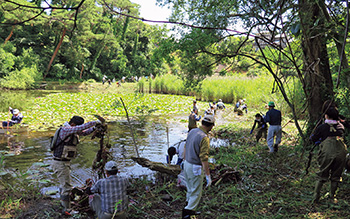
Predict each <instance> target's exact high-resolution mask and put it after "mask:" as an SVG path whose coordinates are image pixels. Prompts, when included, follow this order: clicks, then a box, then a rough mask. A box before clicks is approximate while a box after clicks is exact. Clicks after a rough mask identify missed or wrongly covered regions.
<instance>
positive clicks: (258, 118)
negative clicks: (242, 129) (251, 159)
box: [249, 113, 267, 142]
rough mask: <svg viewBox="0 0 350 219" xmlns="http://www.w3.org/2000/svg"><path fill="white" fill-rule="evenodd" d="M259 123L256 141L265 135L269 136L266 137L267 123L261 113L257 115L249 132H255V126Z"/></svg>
mask: <svg viewBox="0 0 350 219" xmlns="http://www.w3.org/2000/svg"><path fill="white" fill-rule="evenodd" d="M257 124H258V127H257V133H256V142H259V140H260V138H261V137H263V138H265V139H266V138H267V137H266V136H267V124H266V122H265V120H264V118H263V117H262V115H261V114H260V113H257V114H256V115H255V120H254V125H253V127H252V130H250V133H249V134H252V133H253V131H254V129H255V126H256V125H257Z"/></svg>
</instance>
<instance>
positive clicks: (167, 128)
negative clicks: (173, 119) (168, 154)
mask: <svg viewBox="0 0 350 219" xmlns="http://www.w3.org/2000/svg"><path fill="white" fill-rule="evenodd" d="M166 140H167V143H168V148H169V147H170V145H169V144H170V142H169V127H166Z"/></svg>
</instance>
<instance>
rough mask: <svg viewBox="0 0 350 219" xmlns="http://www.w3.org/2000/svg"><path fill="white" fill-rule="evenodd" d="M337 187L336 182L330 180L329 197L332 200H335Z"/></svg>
mask: <svg viewBox="0 0 350 219" xmlns="http://www.w3.org/2000/svg"><path fill="white" fill-rule="evenodd" d="M337 188H338V182H335V181H331V191H330V197H329V198H330V199H331V201H332V202H334V201H336V200H335V192H336V191H337Z"/></svg>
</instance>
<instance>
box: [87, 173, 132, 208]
mask: <svg viewBox="0 0 350 219" xmlns="http://www.w3.org/2000/svg"><path fill="white" fill-rule="evenodd" d="M127 186H128V181H127V179H126V178H124V177H120V176H117V175H111V176H109V177H107V178H104V179H100V180H98V181H97V182H96V184H95V185H94V186H93V187H92V188H91V192H92V193H99V194H100V196H101V208H102V211H104V212H107V213H110V214H113V212H114V207H115V205H116V203H118V206H117V212H121V211H124V210H125V209H126V208H127V206H128V197H127V195H126V189H127Z"/></svg>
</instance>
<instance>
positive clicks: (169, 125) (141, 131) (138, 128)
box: [0, 92, 227, 186]
mask: <svg viewBox="0 0 350 219" xmlns="http://www.w3.org/2000/svg"><path fill="white" fill-rule="evenodd" d="M36 94H39V95H41V96H42V95H43V93H37V92H33V93H31V94H29V96H30V95H31V96H32V97H33V96H34V97H35V95H36ZM27 95H28V94H27ZM29 99H30V98H28V101H30V100H29ZM2 105H3V104H2ZM23 105H25V103H23ZM27 113H28V112H27ZM187 116H188V115H187V114H184V113H180V114H178V115H171V116H148V117H146V119H145V120H144V121H142V120H141V121H138V120H133V121H132V127H133V128H134V130H135V133H136V140H137V145H138V148H139V153H140V156H141V157H145V158H148V159H150V160H152V161H155V162H165V155H166V152H167V149H168V146H171V145H173V144H175V143H177V142H179V141H180V140H182V139H185V138H186V136H187V122H186V121H187ZM54 132H55V130H50V131H41V132H22V133H18V134H16V135H4V134H2V135H1V134H0V153H2V154H4V155H5V161H4V166H5V168H10V169H18V170H20V171H26V170H28V169H31V168H32V166H33V164H36V163H43V164H47V167H46V168H48V169H49V164H50V163H51V160H52V155H51V152H50V150H49V139H50V137H51V136H53V135H54ZM80 140H81V142H80V144H79V146H78V157H77V158H76V159H74V160H73V161H72V177H73V184H74V185H75V186H77V185H81V184H82V183H84V182H85V180H86V179H87V178H93V177H96V173H94V172H93V171H92V169H91V166H92V162H93V160H94V158H95V155H96V152H97V151H98V149H99V139H98V138H95V139H91V137H90V136H83V137H81V139H80ZM108 141H109V143H110V144H111V149H110V152H111V155H112V157H113V159H114V160H115V161H117V163H118V164H119V170H120V172H121V175H124V176H135V177H137V176H140V175H148V176H151V175H152V174H153V171H151V170H149V169H147V168H143V167H141V166H140V165H138V164H136V163H135V162H134V161H132V160H131V158H130V157H132V156H136V153H135V147H134V144H133V140H132V135H131V131H130V125H129V124H128V122H127V120H126V118H125V117H120V118H119V119H116V120H115V121H110V122H109V123H108ZM212 143H213V144H215V145H216V146H218V145H226V144H227V142H225V141H220V140H217V139H214V140H213V141H212ZM175 160H176V158H175V159H173V162H175ZM47 177H48V178H51V179H52V176H51V174H48V176H47Z"/></svg>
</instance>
